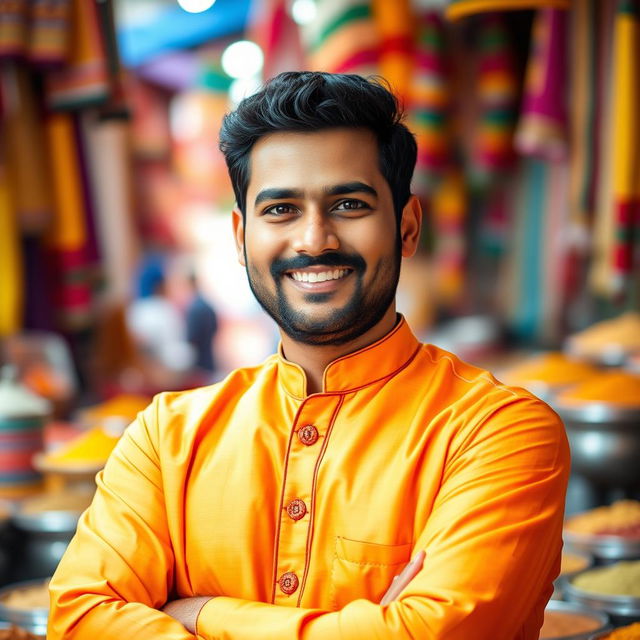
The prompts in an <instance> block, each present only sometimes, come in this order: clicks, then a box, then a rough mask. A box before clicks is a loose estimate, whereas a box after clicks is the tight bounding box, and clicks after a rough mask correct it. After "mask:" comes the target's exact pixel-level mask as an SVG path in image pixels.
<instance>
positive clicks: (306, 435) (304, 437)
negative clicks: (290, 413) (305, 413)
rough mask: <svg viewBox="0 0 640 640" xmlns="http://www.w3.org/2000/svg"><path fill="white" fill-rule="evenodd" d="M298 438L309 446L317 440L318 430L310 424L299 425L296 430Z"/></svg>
mask: <svg viewBox="0 0 640 640" xmlns="http://www.w3.org/2000/svg"><path fill="white" fill-rule="evenodd" d="M298 439H299V440H300V442H302V444H305V445H307V446H308V447H309V446H311V445H312V444H315V443H316V442H317V441H318V430H317V429H316V428H315V427H314V426H313V425H312V424H308V425H306V426H304V427H301V428H300V429H299V430H298Z"/></svg>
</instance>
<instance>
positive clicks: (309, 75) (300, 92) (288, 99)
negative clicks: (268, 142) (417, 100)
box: [220, 71, 417, 224]
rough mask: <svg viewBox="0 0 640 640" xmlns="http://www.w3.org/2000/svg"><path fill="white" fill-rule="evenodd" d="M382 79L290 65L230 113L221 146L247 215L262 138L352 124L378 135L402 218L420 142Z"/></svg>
mask: <svg viewBox="0 0 640 640" xmlns="http://www.w3.org/2000/svg"><path fill="white" fill-rule="evenodd" d="M381 82H384V81H380V80H379V79H377V78H373V79H366V78H363V77H362V76H358V75H351V74H331V73H323V72H319V71H287V72H285V73H281V74H279V75H277V76H275V77H274V78H272V79H271V80H270V81H269V82H267V84H266V85H265V86H264V87H263V88H262V89H261V90H260V91H259V92H258V93H255V94H254V95H252V96H250V97H248V98H245V99H244V100H242V102H241V103H240V104H239V105H238V107H237V109H236V110H235V111H232V112H231V113H228V114H227V115H225V117H224V119H223V121H222V127H221V129H220V149H221V151H222V152H223V154H224V156H225V160H226V162H227V167H228V169H229V175H230V177H231V182H232V184H233V190H234V193H235V196H236V201H237V203H238V207H239V209H240V211H241V212H242V215H243V216H244V215H245V213H246V209H245V207H246V195H247V186H248V184H249V154H250V152H251V149H252V147H253V145H254V144H255V143H256V142H257V141H258V140H259V139H260V138H262V137H263V136H265V135H268V134H270V133H276V132H282V131H296V132H313V131H320V130H322V129H330V128H335V127H348V128H354V129H355V128H359V129H368V130H370V131H371V132H372V133H373V134H374V135H375V137H376V140H377V142H378V157H379V163H380V172H381V173H382V175H383V176H384V177H385V179H386V181H387V183H388V184H389V187H390V189H391V195H392V197H393V206H394V210H395V214H396V218H397V220H398V224H399V223H400V219H401V217H402V209H403V208H404V206H405V205H406V203H407V201H408V199H409V196H410V195H411V190H410V185H411V177H412V175H413V169H414V167H415V164H416V156H417V147H416V141H415V139H414V137H413V134H412V133H411V132H410V131H409V129H407V127H406V126H405V125H404V124H403V123H402V119H403V114H402V110H401V108H400V106H399V104H398V100H397V99H396V97H395V96H394V95H393V93H391V91H390V90H389V89H388V88H387V87H385V86H383V84H382V83H381Z"/></svg>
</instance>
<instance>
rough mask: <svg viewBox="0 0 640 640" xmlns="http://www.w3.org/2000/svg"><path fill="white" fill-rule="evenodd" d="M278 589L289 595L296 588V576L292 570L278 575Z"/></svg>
mask: <svg viewBox="0 0 640 640" xmlns="http://www.w3.org/2000/svg"><path fill="white" fill-rule="evenodd" d="M278 584H279V585H280V591H282V593H286V594H287V595H288V596H290V595H291V594H292V593H294V592H295V590H296V589H297V588H298V576H297V575H296V574H295V573H293V571H287V573H283V574H282V575H281V576H280V580H278Z"/></svg>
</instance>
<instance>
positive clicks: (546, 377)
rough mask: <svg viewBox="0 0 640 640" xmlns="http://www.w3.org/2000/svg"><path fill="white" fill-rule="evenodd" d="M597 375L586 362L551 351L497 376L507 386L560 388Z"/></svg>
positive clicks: (596, 370) (595, 369)
mask: <svg viewBox="0 0 640 640" xmlns="http://www.w3.org/2000/svg"><path fill="white" fill-rule="evenodd" d="M597 373H598V369H597V368H596V367H595V366H593V365H591V364H589V363H586V362H582V361H580V360H576V359H574V358H570V357H568V356H566V355H564V354H563V353H559V352H557V351H551V352H549V353H544V354H541V355H537V356H533V357H531V358H527V359H526V360H524V361H523V362H521V363H520V364H517V365H516V366H514V367H512V368H510V369H507V370H506V371H503V372H502V374H501V375H500V376H499V377H500V379H501V380H503V381H504V382H506V383H507V384H510V385H514V386H523V387H527V388H529V387H530V386H531V385H534V386H536V387H537V386H538V385H544V386H545V387H549V388H561V387H566V386H567V385H571V384H576V383H578V382H583V381H584V380H587V379H589V378H591V377H592V376H594V375H596V374H597Z"/></svg>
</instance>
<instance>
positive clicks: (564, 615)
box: [539, 600, 609, 640]
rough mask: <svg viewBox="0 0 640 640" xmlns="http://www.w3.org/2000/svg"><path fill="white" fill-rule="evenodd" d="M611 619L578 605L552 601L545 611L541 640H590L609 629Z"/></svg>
mask: <svg viewBox="0 0 640 640" xmlns="http://www.w3.org/2000/svg"><path fill="white" fill-rule="evenodd" d="M608 623H609V618H608V616H607V615H606V614H604V613H601V612H599V611H592V610H591V609H588V608H586V607H583V606H581V605H578V604H572V603H567V602H558V601H554V600H552V601H551V602H549V604H548V605H547V607H546V608H545V610H544V622H543V624H542V629H540V636H539V638H540V640H546V639H547V638H548V639H549V640H552V639H553V640H562V639H563V638H567V639H570V640H588V638H590V637H591V636H592V634H593V633H595V632H597V631H602V630H604V629H606V628H607V625H608Z"/></svg>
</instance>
